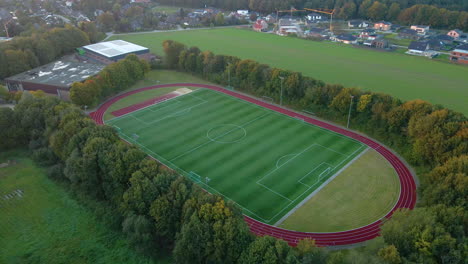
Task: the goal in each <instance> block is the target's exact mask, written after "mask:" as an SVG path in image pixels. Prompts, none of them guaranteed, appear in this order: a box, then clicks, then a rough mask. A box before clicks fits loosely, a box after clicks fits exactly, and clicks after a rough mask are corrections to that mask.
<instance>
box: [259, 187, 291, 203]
mask: <svg viewBox="0 0 468 264" xmlns="http://www.w3.org/2000/svg"><path fill="white" fill-rule="evenodd" d="M257 184H258V185H260V186H262V187H263V188H265V189H267V190H269V191H270V192H272V193H274V194H276V195H278V196H280V197H282V198H283V199H286V200H288V201H290V202H291V199H289V198H288V197H286V196H284V195H282V194H281V193H279V192H277V191H275V190H272V189H270V188H268V187H266V186H265V185H263V184H261V183H259V182H257Z"/></svg>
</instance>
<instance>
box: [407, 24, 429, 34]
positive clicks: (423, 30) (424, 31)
mask: <svg viewBox="0 0 468 264" xmlns="http://www.w3.org/2000/svg"><path fill="white" fill-rule="evenodd" d="M411 29H412V30H416V31H417V32H418V34H419V35H422V36H424V35H426V34H427V33H428V32H429V26H418V25H413V26H411Z"/></svg>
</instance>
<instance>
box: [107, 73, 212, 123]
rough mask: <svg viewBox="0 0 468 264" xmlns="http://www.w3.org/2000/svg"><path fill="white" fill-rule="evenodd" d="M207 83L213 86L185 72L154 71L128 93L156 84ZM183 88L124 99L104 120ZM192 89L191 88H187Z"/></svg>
mask: <svg viewBox="0 0 468 264" xmlns="http://www.w3.org/2000/svg"><path fill="white" fill-rule="evenodd" d="M158 81H159V82H158ZM184 82H187V83H205V84H212V83H210V82H208V81H205V80H203V79H200V78H198V77H195V76H193V75H190V74H187V73H183V72H176V71H167V70H153V71H151V72H149V73H147V74H146V76H145V79H144V80H141V81H139V82H137V83H136V84H135V85H133V86H132V87H130V88H129V89H127V90H126V91H131V90H135V89H138V88H142V87H148V86H152V85H156V84H167V83H184ZM179 88H181V87H168V88H161V89H154V90H149V91H145V92H141V93H137V94H134V95H131V96H128V97H125V98H124V99H122V100H120V101H118V102H116V103H115V104H113V105H112V106H111V107H109V109H108V110H107V112H106V114H105V115H104V120H107V119H111V118H112V117H114V116H113V115H112V114H111V113H112V112H113V111H115V110H118V109H122V108H124V107H127V106H130V105H134V104H136V103H139V102H142V101H145V100H147V99H150V98H153V97H157V96H161V95H164V94H167V93H170V92H172V91H175V90H177V89H179ZM187 88H190V87H187Z"/></svg>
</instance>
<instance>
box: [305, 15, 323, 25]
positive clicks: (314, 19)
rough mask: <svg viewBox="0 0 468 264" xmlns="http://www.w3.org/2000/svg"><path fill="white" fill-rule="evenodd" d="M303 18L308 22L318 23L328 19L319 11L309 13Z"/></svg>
mask: <svg viewBox="0 0 468 264" xmlns="http://www.w3.org/2000/svg"><path fill="white" fill-rule="evenodd" d="M305 18H306V21H307V22H308V23H318V22H323V21H327V20H328V19H327V18H326V17H325V16H324V15H322V14H319V13H310V14H308V15H307V16H306V17H305Z"/></svg>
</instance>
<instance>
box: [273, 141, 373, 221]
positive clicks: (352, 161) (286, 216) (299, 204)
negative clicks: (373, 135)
mask: <svg viewBox="0 0 468 264" xmlns="http://www.w3.org/2000/svg"><path fill="white" fill-rule="evenodd" d="M368 150H369V148H365V149H364V150H363V151H362V152H361V153H359V155H357V156H356V157H354V158H353V159H352V160H351V161H350V162H348V164H346V165H345V166H343V168H341V169H340V170H338V171H337V172H336V173H335V174H333V175H332V176H331V177H330V178H328V179H327V180H326V181H325V182H324V183H323V184H322V185H320V186H319V187H318V188H317V189H315V190H314V191H313V192H312V193H310V194H309V195H308V196H307V197H306V198H304V199H303V200H302V201H300V202H299V203H298V204H297V205H296V206H294V208H292V209H291V210H290V211H289V212H287V213H286V214H285V215H284V216H283V217H281V219H280V220H278V221H277V222H276V223H275V224H274V226H278V225H280V224H282V223H283V222H284V220H286V219H287V218H288V217H289V216H291V215H292V214H293V213H294V212H296V211H297V210H298V209H299V208H300V207H302V206H303V205H304V204H305V203H306V202H307V201H309V200H310V199H312V197H314V196H315V195H316V194H317V193H318V192H320V191H321V190H322V189H323V188H324V187H325V186H327V185H328V184H329V183H330V182H331V181H333V180H334V179H335V178H336V177H337V176H338V175H339V174H341V173H342V172H343V171H344V170H345V169H347V168H348V167H349V166H351V164H353V163H354V162H355V161H356V160H358V159H359V158H360V157H362V155H364V154H365V153H366V152H367V151H368ZM312 186H313V185H312ZM299 197H300V196H299Z"/></svg>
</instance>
